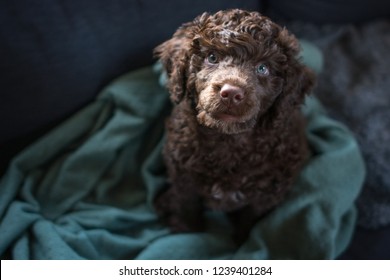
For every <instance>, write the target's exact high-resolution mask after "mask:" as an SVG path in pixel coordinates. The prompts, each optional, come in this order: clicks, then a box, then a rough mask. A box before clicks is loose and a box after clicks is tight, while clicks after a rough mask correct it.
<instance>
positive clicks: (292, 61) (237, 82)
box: [155, 10, 314, 240]
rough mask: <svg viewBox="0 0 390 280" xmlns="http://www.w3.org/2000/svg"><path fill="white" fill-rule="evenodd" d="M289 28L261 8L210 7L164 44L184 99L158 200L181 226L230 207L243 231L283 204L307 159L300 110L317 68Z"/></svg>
mask: <svg viewBox="0 0 390 280" xmlns="http://www.w3.org/2000/svg"><path fill="white" fill-rule="evenodd" d="M298 53H299V44H298V41H297V39H296V38H295V37H294V36H292V35H290V34H289V33H288V31H287V30H286V29H284V28H281V27H280V26H278V25H277V24H275V23H273V22H272V21H271V20H270V19H268V18H267V17H265V16H262V15H260V14H259V13H257V12H247V11H243V10H228V11H220V12H217V13H216V14H213V15H210V14H208V13H204V14H202V15H201V16H199V17H197V18H196V19H195V20H194V21H193V22H190V23H186V24H184V25H183V26H182V27H180V28H179V29H178V30H177V31H176V33H175V34H174V35H173V38H172V39H170V40H168V41H166V42H165V43H163V44H161V45H160V46H158V47H157V48H156V49H155V54H156V56H157V57H159V58H160V60H161V62H162V64H163V66H164V68H165V70H166V72H167V74H168V85H167V86H168V89H169V92H170V97H171V100H172V101H173V102H174V103H175V106H174V108H173V111H172V115H171V117H170V118H169V120H168V121H167V142H166V145H165V148H164V158H165V161H166V165H167V168H168V174H169V178H170V184H171V186H170V187H169V188H168V189H167V190H166V192H164V193H163V194H162V195H160V196H159V197H158V198H157V200H156V203H155V205H156V209H157V212H158V213H159V215H160V216H161V217H162V218H164V219H165V220H166V222H167V223H168V224H169V226H170V227H171V229H172V230H173V231H174V232H187V231H198V230H201V229H202V228H203V226H204V225H203V219H202V213H203V211H204V209H205V208H209V209H215V210H222V211H226V212H228V213H229V214H230V216H231V218H232V220H233V221H234V224H235V226H236V228H235V229H236V238H237V239H239V240H242V239H243V238H245V237H246V235H247V234H248V232H249V230H250V228H251V227H252V225H253V223H254V222H255V221H256V219H258V218H259V217H260V216H261V215H263V214H264V213H265V212H266V211H268V210H270V209H271V208H272V207H274V206H276V205H277V204H278V203H280V202H281V201H282V199H283V198H284V196H285V194H286V192H287V191H288V190H289V189H290V187H291V185H292V183H293V180H294V178H295V177H296V175H297V173H298V172H299V171H300V168H301V167H302V165H303V162H304V161H305V159H306V158H307V156H308V146H307V142H306V139H305V125H304V120H303V117H302V116H301V113H300V105H301V104H302V103H303V101H304V96H305V94H306V93H308V91H309V90H310V89H311V88H312V86H313V84H314V75H313V74H312V72H311V71H310V70H309V69H308V68H306V67H305V66H304V65H302V64H301V62H300V61H299V60H298V59H297V55H298Z"/></svg>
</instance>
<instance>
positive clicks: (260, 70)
mask: <svg viewBox="0 0 390 280" xmlns="http://www.w3.org/2000/svg"><path fill="white" fill-rule="evenodd" d="M256 73H257V74H258V75H260V76H268V75H269V70H268V67H267V65H265V64H263V63H262V64H259V65H257V66H256Z"/></svg>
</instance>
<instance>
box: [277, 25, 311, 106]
mask: <svg viewBox="0 0 390 280" xmlns="http://www.w3.org/2000/svg"><path fill="white" fill-rule="evenodd" d="M278 41H279V44H280V46H281V47H282V48H283V52H284V54H285V55H286V57H287V64H288V67H287V71H286V81H285V88H284V91H285V92H286V93H287V94H288V95H289V96H290V98H291V99H290V101H291V102H292V103H294V104H298V105H300V104H301V103H302V102H303V100H304V98H305V96H306V95H307V94H309V93H310V91H311V90H312V89H313V87H314V85H315V82H316V77H315V74H314V72H313V71H312V70H311V69H309V68H308V67H307V66H305V65H304V64H302V63H301V62H300V60H299V58H298V56H299V53H300V50H301V49H300V44H299V41H298V39H297V38H296V37H295V36H294V35H292V34H290V33H289V32H288V31H287V30H286V29H282V30H281V31H280V33H279V36H278Z"/></svg>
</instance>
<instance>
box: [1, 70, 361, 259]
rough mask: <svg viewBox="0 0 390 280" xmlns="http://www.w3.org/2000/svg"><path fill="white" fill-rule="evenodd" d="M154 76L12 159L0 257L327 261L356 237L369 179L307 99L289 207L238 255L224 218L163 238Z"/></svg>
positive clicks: (353, 150) (353, 149)
mask: <svg viewBox="0 0 390 280" xmlns="http://www.w3.org/2000/svg"><path fill="white" fill-rule="evenodd" d="M159 77H160V72H159V71H158V70H156V69H152V68H151V67H147V68H143V69H140V70H137V71H134V72H131V73H129V74H127V75H124V76H122V77H120V78H119V79H117V80H115V81H114V82H113V83H112V84H110V85H109V86H108V87H106V89H105V90H103V92H102V93H101V94H100V95H99V96H98V98H97V99H96V100H95V101H94V102H93V103H91V104H90V105H89V106H87V107H85V108H84V109H83V110H81V111H80V112H79V113H77V114H76V115H74V116H73V117H72V118H70V119H69V120H67V121H66V122H65V123H63V124H62V125H60V126H59V127H58V128H56V129H55V130H53V131H52V132H51V133H49V134H48V135H46V136H45V137H43V138H42V139H40V140H39V141H37V142H36V143H35V144H33V145H32V146H30V147H29V148H27V149H26V150H25V151H23V152H22V153H20V154H19V155H18V156H17V157H16V158H15V159H14V160H13V161H12V163H11V165H10V167H9V169H8V171H7V172H6V174H5V175H4V176H3V178H2V179H1V182H0V219H1V220H0V238H1V239H0V254H1V255H3V254H4V253H5V252H7V251H8V252H9V253H10V255H11V257H12V258H15V259H334V258H336V257H337V256H339V255H340V254H341V252H342V251H344V250H345V248H346V247H347V245H348V244H349V242H350V240H351V236H352V233H353V230H354V227H355V221H356V209H355V206H354V201H355V199H356V197H357V196H358V194H359V191H360V188H361V186H362V183H363V180H364V175H365V168H364V163H363V160H362V157H361V154H360V151H359V148H358V145H357V143H356V141H355V139H354V138H353V136H352V134H351V133H350V132H349V131H348V129H347V128H346V127H344V126H343V125H341V124H340V123H338V122H336V121H334V120H331V119H330V118H329V117H327V115H326V113H325V112H324V110H323V109H322V107H321V105H320V104H319V102H318V101H317V100H316V99H315V98H313V97H311V98H308V99H307V102H306V105H305V106H304V108H303V110H304V113H305V114H306V116H307V119H308V129H307V136H308V139H309V142H310V146H311V150H312V157H311V159H310V161H309V162H308V163H307V165H306V166H305V168H304V169H303V171H302V173H301V175H300V176H299V178H298V180H297V182H296V184H295V186H294V188H293V190H292V192H291V194H290V195H289V196H288V198H287V200H286V201H285V202H284V203H283V204H281V205H280V206H279V207H277V208H276V209H275V210H273V211H272V212H270V213H269V214H268V215H267V216H265V217H264V218H262V219H261V220H259V221H258V223H257V224H256V225H255V226H254V228H253V229H252V231H251V234H250V237H249V238H248V240H247V241H246V242H245V243H244V244H243V245H242V246H240V247H236V246H235V245H234V242H233V240H232V238H231V233H232V228H231V226H230V224H229V223H228V221H227V219H226V217H225V215H224V214H223V213H219V212H213V211H208V212H207V213H206V217H207V222H208V227H207V230H206V231H205V232H202V233H187V234H171V233H170V232H169V230H168V229H167V228H166V227H165V226H164V225H163V224H162V223H161V222H160V221H159V219H158V218H157V216H156V214H155V212H154V209H153V205H152V201H153V198H154V197H155V195H156V193H157V192H158V191H160V190H161V189H162V188H164V187H166V184H167V183H166V173H165V167H164V164H163V161H162V157H161V148H162V145H163V143H164V119H165V117H166V116H168V114H169V112H170V108H171V105H170V101H169V99H168V94H167V92H166V90H165V89H164V88H163V87H162V86H161V85H160V83H159V81H158V80H159Z"/></svg>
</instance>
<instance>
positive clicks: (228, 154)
mask: <svg viewBox="0 0 390 280" xmlns="http://www.w3.org/2000/svg"><path fill="white" fill-rule="evenodd" d="M255 144H256V143H255V142H254V141H253V139H251V138H249V137H241V138H240V137H239V136H237V137H234V136H231V137H220V138H218V137H215V138H212V137H211V138H203V139H201V140H200V141H198V142H196V143H194V145H193V153H192V156H191V158H190V161H189V162H188V168H189V169H191V170H193V171H195V172H196V171H198V172H199V173H202V174H203V176H209V177H216V178H223V177H224V176H226V177H231V175H232V174H236V175H245V173H248V172H250V170H251V169H252V168H253V167H254V166H258V165H259V162H260V161H261V160H260V157H261V155H263V156H264V153H263V152H262V151H259V150H258V148H257V147H256V145H255Z"/></svg>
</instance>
